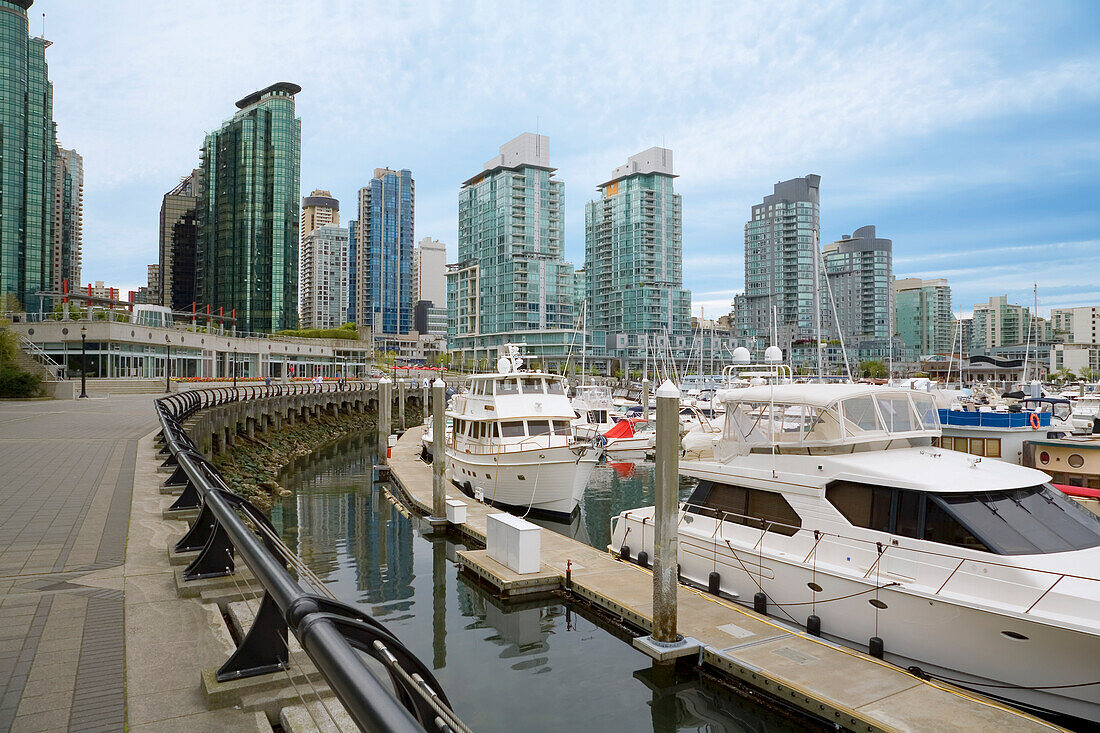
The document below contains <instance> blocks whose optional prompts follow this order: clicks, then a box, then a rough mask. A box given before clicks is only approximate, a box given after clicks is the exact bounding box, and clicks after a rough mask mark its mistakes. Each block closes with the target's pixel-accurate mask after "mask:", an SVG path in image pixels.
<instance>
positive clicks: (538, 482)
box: [446, 344, 599, 515]
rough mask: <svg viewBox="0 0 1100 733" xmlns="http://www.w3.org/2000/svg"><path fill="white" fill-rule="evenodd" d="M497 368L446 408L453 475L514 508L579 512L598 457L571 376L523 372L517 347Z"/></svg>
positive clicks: (476, 492) (476, 493) (463, 485)
mask: <svg viewBox="0 0 1100 733" xmlns="http://www.w3.org/2000/svg"><path fill="white" fill-rule="evenodd" d="M502 351H503V352H504V355H503V356H501V358H500V359H499V360H498V361H497V373H495V374H476V375H473V376H471V377H468V378H467V380H466V389H465V390H464V391H463V392H462V393H460V394H457V395H455V397H454V398H453V399H452V401H451V406H450V407H449V409H448V411H447V417H449V418H450V419H451V426H452V427H451V431H450V433H449V434H448V438H447V441H448V442H447V467H446V478H447V479H448V480H450V481H451V483H453V484H454V485H455V486H457V487H459V488H460V489H462V491H463V492H465V493H466V494H469V495H470V496H472V497H474V498H475V499H478V500H479V501H484V502H486V503H489V504H493V505H496V506H500V507H503V508H506V509H511V510H515V511H521V512H522V511H526V510H528V509H531V510H534V511H536V512H540V513H544V514H550V515H569V514H571V513H572V512H574V511H575V510H576V509H577V507H578V505H579V503H580V500H581V498H582V497H583V496H584V489H585V486H586V485H587V483H588V477H589V476H590V475H591V473H592V470H593V469H594V468H595V466H596V463H597V461H598V460H599V453H598V449H597V448H593V447H592V446H591V445H590V444H589V443H587V442H585V441H579V440H577V438H576V436H575V434H574V432H573V425H572V420H573V417H574V414H573V408H572V407H571V406H570V404H569V398H568V397H566V395H565V381H564V379H563V378H562V377H560V376H558V375H556V374H545V373H543V372H532V371H524V369H523V358H522V356H521V355H520V353H519V349H518V347H517V346H516V345H511V344H510V345H507V346H505V347H503V349H502Z"/></svg>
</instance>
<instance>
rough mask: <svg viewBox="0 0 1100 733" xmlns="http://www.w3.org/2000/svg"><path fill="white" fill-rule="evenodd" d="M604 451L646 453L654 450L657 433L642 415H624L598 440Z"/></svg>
mask: <svg viewBox="0 0 1100 733" xmlns="http://www.w3.org/2000/svg"><path fill="white" fill-rule="evenodd" d="M597 442H598V443H599V444H600V445H602V446H603V449H604V452H605V453H607V454H608V455H609V456H610V455H616V454H622V453H646V452H647V451H651V450H653V446H654V445H656V442H657V433H656V431H655V430H654V429H653V427H652V426H651V425H650V424H649V423H647V422H646V421H645V420H644V419H643V418H640V417H624V418H623V419H622V420H619V422H617V423H615V424H614V425H612V426H611V428H610V429H608V431H607V432H606V433H603V434H602V435H601V439H600V440H598V441H597Z"/></svg>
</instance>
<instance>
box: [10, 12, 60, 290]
mask: <svg viewBox="0 0 1100 733" xmlns="http://www.w3.org/2000/svg"><path fill="white" fill-rule="evenodd" d="M32 2H33V0H0V296H3V297H7V296H14V297H15V298H16V299H18V300H19V302H20V303H21V304H22V305H23V306H24V307H30V306H31V303H32V299H33V297H34V295H35V293H37V292H38V291H39V290H48V289H50V287H51V286H52V285H53V283H51V276H52V269H53V229H52V221H53V205H54V197H53V179H54V171H53V169H54V147H55V144H56V137H57V135H56V130H55V127H54V122H53V85H52V84H51V83H50V81H49V78H48V75H47V69H46V47H47V46H49V45H50V44H49V42H48V41H46V40H45V39H43V38H31V37H30V34H29V32H28V21H27V10H28V9H29V8H30V6H31V4H32ZM6 305H7V304H5V306H6Z"/></svg>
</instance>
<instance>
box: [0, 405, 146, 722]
mask: <svg viewBox="0 0 1100 733" xmlns="http://www.w3.org/2000/svg"><path fill="white" fill-rule="evenodd" d="M152 398H153V396H152V395H134V396H125V397H116V398H112V399H110V400H98V399H89V400H54V401H45V400H37V401H26V402H12V401H4V402H0V682H2V684H3V690H4V691H3V697H2V699H0V730H8V729H11V730H13V731H40V730H41V731H45V730H50V731H59V730H121V729H122V728H123V725H124V722H125V698H124V694H125V692H124V690H125V685H124V667H123V659H124V657H123V655H124V644H123V639H124V629H123V568H122V565H123V562H124V561H125V553H126V537H127V527H128V525H129V520H130V506H131V493H132V490H133V481H134V467H135V464H136V459H137V450H138V440H139V438H141V437H142V436H143V435H146V434H149V433H151V431H153V430H154V429H155V427H156V419H155V413H154V412H153V408H152Z"/></svg>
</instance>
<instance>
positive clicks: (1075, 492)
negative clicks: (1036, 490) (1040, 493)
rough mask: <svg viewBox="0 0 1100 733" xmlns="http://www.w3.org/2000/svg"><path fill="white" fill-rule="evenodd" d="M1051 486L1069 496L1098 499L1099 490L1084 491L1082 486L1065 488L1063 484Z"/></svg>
mask: <svg viewBox="0 0 1100 733" xmlns="http://www.w3.org/2000/svg"><path fill="white" fill-rule="evenodd" d="M1052 486H1054V488H1056V489H1058V490H1059V491H1061V492H1062V493H1063V494H1068V495H1069V496H1079V497H1081V498H1082V499H1100V489H1086V488H1085V487H1084V486H1066V485H1065V484H1052Z"/></svg>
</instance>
